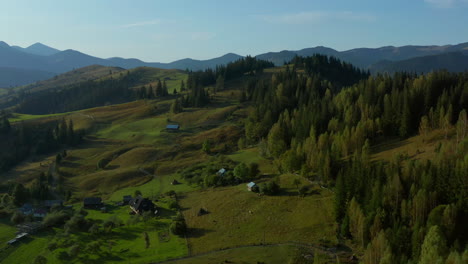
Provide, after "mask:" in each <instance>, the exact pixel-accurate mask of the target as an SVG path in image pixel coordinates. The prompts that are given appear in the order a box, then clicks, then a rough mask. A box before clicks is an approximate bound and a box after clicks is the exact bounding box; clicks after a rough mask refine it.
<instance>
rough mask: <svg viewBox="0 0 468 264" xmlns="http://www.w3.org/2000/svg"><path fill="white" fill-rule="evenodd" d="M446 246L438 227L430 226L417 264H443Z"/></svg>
mask: <svg viewBox="0 0 468 264" xmlns="http://www.w3.org/2000/svg"><path fill="white" fill-rule="evenodd" d="M446 252H447V246H446V242H445V239H444V237H443V234H442V232H440V228H439V227H438V226H432V227H431V228H430V229H429V232H427V235H426V237H425V238H424V243H423V244H422V246H421V256H420V259H419V264H439V263H440V264H443V260H444V259H445V254H446Z"/></svg>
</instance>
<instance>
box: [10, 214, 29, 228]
mask: <svg viewBox="0 0 468 264" xmlns="http://www.w3.org/2000/svg"><path fill="white" fill-rule="evenodd" d="M25 219H26V217H25V216H24V214H22V213H20V212H15V213H14V214H13V215H12V216H11V219H10V220H11V222H12V223H13V224H15V225H17V224H21V223H23V222H24V220H25Z"/></svg>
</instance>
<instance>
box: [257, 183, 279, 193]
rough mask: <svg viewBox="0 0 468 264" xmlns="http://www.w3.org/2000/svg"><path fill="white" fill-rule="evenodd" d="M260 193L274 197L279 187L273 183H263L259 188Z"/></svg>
mask: <svg viewBox="0 0 468 264" xmlns="http://www.w3.org/2000/svg"><path fill="white" fill-rule="evenodd" d="M260 191H261V192H262V193H263V194H266V195H275V194H278V193H279V191H280V187H279V185H278V184H277V183H276V182H275V181H271V182H268V183H264V184H262V185H261V187H260Z"/></svg>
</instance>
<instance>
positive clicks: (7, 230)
mask: <svg viewBox="0 0 468 264" xmlns="http://www.w3.org/2000/svg"><path fill="white" fill-rule="evenodd" d="M15 235H16V228H15V227H14V226H13V225H11V223H10V220H9V219H0V245H2V246H3V245H5V244H6V242H8V241H9V240H11V239H12V238H14V237H15Z"/></svg>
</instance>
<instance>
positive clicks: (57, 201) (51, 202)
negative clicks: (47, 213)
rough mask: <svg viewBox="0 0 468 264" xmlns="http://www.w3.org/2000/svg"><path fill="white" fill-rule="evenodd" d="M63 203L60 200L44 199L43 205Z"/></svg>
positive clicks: (49, 205) (50, 205)
mask: <svg viewBox="0 0 468 264" xmlns="http://www.w3.org/2000/svg"><path fill="white" fill-rule="evenodd" d="M62 203H63V201H62V200H45V201H44V205H45V206H48V207H52V206H54V205H56V204H58V205H61V204H62Z"/></svg>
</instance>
